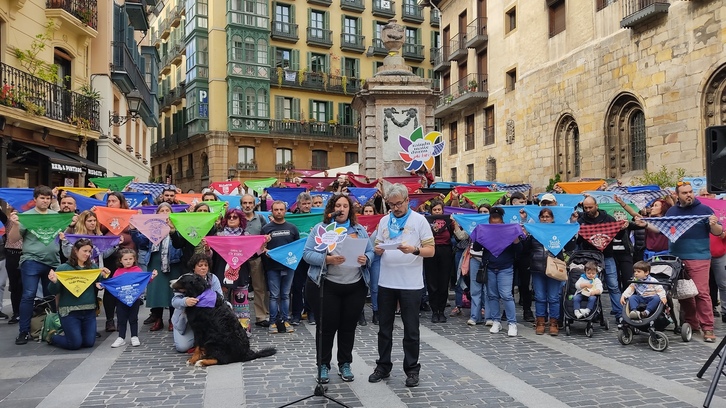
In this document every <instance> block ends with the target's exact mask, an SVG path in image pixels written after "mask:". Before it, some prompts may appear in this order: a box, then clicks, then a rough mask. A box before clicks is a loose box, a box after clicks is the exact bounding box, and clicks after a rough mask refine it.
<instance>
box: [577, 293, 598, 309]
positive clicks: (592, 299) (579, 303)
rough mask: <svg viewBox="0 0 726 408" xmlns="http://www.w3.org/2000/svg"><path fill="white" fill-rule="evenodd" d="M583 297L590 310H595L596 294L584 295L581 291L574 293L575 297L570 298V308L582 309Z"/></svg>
mask: <svg viewBox="0 0 726 408" xmlns="http://www.w3.org/2000/svg"><path fill="white" fill-rule="evenodd" d="M583 299H587V308H588V309H590V311H593V310H595V302H597V296H596V295H593V296H585V295H583V294H582V293H576V294H575V297H574V298H572V308H573V309H574V310H577V309H582V301H583Z"/></svg>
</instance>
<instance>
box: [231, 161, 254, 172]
mask: <svg viewBox="0 0 726 408" xmlns="http://www.w3.org/2000/svg"><path fill="white" fill-rule="evenodd" d="M236 167H237V171H257V163H237V166H236Z"/></svg>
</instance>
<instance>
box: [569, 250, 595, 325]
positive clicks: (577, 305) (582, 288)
mask: <svg viewBox="0 0 726 408" xmlns="http://www.w3.org/2000/svg"><path fill="white" fill-rule="evenodd" d="M575 289H577V292H576V293H575V297H574V299H573V300H572V307H573V308H574V309H575V317H577V318H578V319H580V318H583V317H587V316H588V315H589V314H590V312H592V310H593V309H594V308H595V302H596V301H597V295H599V294H601V293H602V281H601V280H600V278H598V277H597V264H596V263H595V262H593V261H589V262H587V263H586V264H585V273H583V274H582V275H581V276H580V279H578V280H577V282H576V283H575ZM585 299H587V307H586V308H585V309H582V308H581V307H582V301H583V300H585Z"/></svg>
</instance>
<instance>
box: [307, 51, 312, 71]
mask: <svg viewBox="0 0 726 408" xmlns="http://www.w3.org/2000/svg"><path fill="white" fill-rule="evenodd" d="M312 59H313V53H312V52H310V51H308V65H307V67H308V72H312V70H313V67H312V64H311V61H312Z"/></svg>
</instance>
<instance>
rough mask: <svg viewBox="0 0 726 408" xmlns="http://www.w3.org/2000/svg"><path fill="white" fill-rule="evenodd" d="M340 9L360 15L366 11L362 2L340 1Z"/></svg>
mask: <svg viewBox="0 0 726 408" xmlns="http://www.w3.org/2000/svg"><path fill="white" fill-rule="evenodd" d="M340 9H341V10H346V11H355V12H358V13H361V12H363V11H364V10H365V9H366V5H365V3H364V2H363V0H340Z"/></svg>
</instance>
